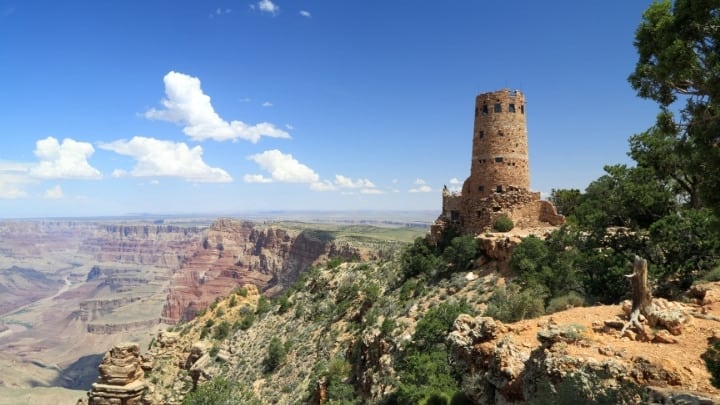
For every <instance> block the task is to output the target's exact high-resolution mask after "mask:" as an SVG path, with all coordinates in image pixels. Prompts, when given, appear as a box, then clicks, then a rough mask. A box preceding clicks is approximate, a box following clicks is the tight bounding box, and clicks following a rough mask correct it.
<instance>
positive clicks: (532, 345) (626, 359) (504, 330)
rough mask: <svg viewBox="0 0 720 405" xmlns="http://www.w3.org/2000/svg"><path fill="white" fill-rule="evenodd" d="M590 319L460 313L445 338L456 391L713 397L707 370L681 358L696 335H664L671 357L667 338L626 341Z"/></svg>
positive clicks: (490, 395) (481, 395) (625, 399)
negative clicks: (502, 318)
mask: <svg viewBox="0 0 720 405" xmlns="http://www.w3.org/2000/svg"><path fill="white" fill-rule="evenodd" d="M603 308H605V309H607V308H610V307H596V308H578V309H575V310H572V311H568V312H567V313H561V314H559V315H557V316H558V317H560V316H564V317H567V318H569V319H573V320H576V319H583V318H584V321H589V320H591V319H592V314H591V313H590V312H597V313H598V314H600V313H603V312H607V311H603ZM615 308H617V307H615ZM582 313H585V314H586V316H582V315H581V314H582ZM568 315H569V316H568ZM587 315H590V317H588V316H587ZM618 323H619V324H620V325H622V323H623V322H622V321H620V320H619V319H618ZM594 324H595V325H596V327H595V328H594V329H592V328H591V327H590V326H586V325H583V324H582V323H580V322H572V323H567V324H560V323H558V322H556V319H554V318H552V317H543V318H541V319H538V320H532V321H523V322H519V323H515V324H503V323H501V322H499V321H496V320H494V319H493V318H489V317H477V318H474V317H471V316H469V315H461V316H460V317H458V318H457V320H456V321H455V325H454V328H453V331H452V332H451V333H450V335H449V336H448V339H447V341H448V344H449V347H450V350H451V352H452V357H453V361H454V363H455V365H456V367H457V368H458V371H459V372H460V373H461V375H462V376H463V386H462V388H463V391H464V392H465V393H466V394H467V395H468V397H469V398H470V399H471V400H472V401H473V403H476V404H512V403H518V404H520V403H532V401H538V400H541V401H545V402H542V403H568V401H577V402H578V403H581V402H585V403H677V402H675V401H676V400H678V399H682V398H685V399H690V402H682V403H698V404H699V403H708V404H711V403H716V402H714V401H716V400H717V399H718V398H717V394H718V392H717V390H716V389H715V388H714V387H712V386H711V385H710V383H709V381H710V380H709V378H708V377H709V376H708V374H707V370H705V368H704V367H703V366H702V365H701V364H698V365H696V364H694V363H693V364H692V365H688V364H689V363H688V362H687V359H688V358H699V357H700V356H699V354H700V353H702V351H703V348H702V347H697V346H698V345H697V344H696V341H697V340H698V339H695V338H696V336H692V337H688V340H689V342H686V344H687V346H686V345H685V344H683V342H682V339H676V340H674V341H666V342H665V343H671V344H675V345H681V346H682V349H679V348H678V349H675V348H673V350H674V351H676V350H680V351H679V352H678V354H680V358H678V359H675V358H673V357H672V356H669V355H668V354H669V351H668V349H669V347H672V346H668V348H667V349H666V348H664V347H663V346H660V347H658V343H657V342H661V341H662V340H655V342H656V343H654V344H653V343H643V342H634V341H632V340H631V339H630V338H629V337H627V336H625V337H621V336H619V333H618V332H617V331H616V330H614V329H612V328H611V330H608V329H607V327H606V326H604V323H603V322H597V321H595V323H594ZM657 335H658V336H663V335H664V331H658V332H657ZM699 340H703V339H702V338H701V339H699ZM630 342H632V343H630Z"/></svg>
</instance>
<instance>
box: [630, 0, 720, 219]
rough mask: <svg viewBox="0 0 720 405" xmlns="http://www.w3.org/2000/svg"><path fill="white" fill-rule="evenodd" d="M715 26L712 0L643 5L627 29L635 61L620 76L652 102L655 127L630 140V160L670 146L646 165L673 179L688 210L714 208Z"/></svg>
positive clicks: (719, 169)
mask: <svg viewBox="0 0 720 405" xmlns="http://www.w3.org/2000/svg"><path fill="white" fill-rule="evenodd" d="M719 26H720V3H718V2H717V1H716V0H676V1H675V2H674V3H672V2H671V1H669V0H664V1H657V2H655V3H653V4H651V5H650V7H648V9H647V10H646V11H645V13H644V14H643V20H642V22H641V23H640V26H639V27H638V29H637V31H636V32H635V47H636V48H637V50H638V62H637V64H636V66H635V71H634V72H633V73H632V74H631V75H630V77H629V78H628V80H629V81H630V84H631V85H632V87H633V89H635V90H636V91H637V92H638V95H639V96H640V97H643V98H648V99H651V100H654V101H656V102H657V103H658V104H659V106H660V114H659V115H658V120H657V123H656V126H655V128H654V129H651V131H649V132H648V133H646V134H645V135H644V136H642V137H639V138H636V139H635V141H636V143H637V145H636V146H635V147H634V148H633V149H635V152H634V153H635V154H636V155H637V159H638V163H639V164H644V161H645V160H647V161H648V162H650V161H651V160H652V157H653V155H657V153H658V152H657V151H656V149H658V150H661V149H663V148H664V149H667V150H671V151H672V153H671V154H669V155H663V158H669V159H670V160H669V162H667V163H662V162H655V166H653V165H650V166H651V167H653V169H654V170H656V172H657V173H658V175H659V176H660V177H663V176H669V177H672V178H674V179H675V180H676V181H677V185H678V186H679V187H681V188H682V189H683V190H684V191H685V192H686V193H687V194H688V199H689V203H690V206H691V207H692V208H699V207H701V206H702V205H703V202H705V203H711V204H712V206H713V208H714V209H715V210H720V204H719V203H720V195H719V194H718V193H717V185H718V184H720V181H719V180H720V148H718V145H719V144H720V30H719V29H718V27H719ZM673 110H674V111H679V114H678V115H677V116H676V115H675V114H674V113H673V112H672V111H673ZM643 155H645V156H646V157H647V159H645V157H643ZM634 157H635V156H634ZM658 165H659V167H658ZM683 165H684V168H683V167H682V166H683Z"/></svg>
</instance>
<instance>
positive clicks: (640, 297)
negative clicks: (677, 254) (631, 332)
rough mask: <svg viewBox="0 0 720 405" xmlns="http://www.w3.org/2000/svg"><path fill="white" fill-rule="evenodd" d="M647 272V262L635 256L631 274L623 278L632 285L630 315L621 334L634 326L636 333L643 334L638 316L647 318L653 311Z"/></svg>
mask: <svg viewBox="0 0 720 405" xmlns="http://www.w3.org/2000/svg"><path fill="white" fill-rule="evenodd" d="M647 271H648V268H647V260H645V259H643V258H641V257H640V256H637V255H636V256H635V260H633V273H632V274H629V275H627V276H625V277H629V278H630V282H631V283H632V289H633V291H632V312H631V313H630V320H629V321H628V323H627V324H626V325H625V327H623V329H622V331H621V332H620V333H621V334H623V333H625V330H626V329H627V328H628V327H629V326H636V328H637V330H638V332H641V333H644V328H643V326H642V325H641V324H640V319H639V317H640V314H642V315H643V316H645V317H646V318H648V317H650V316H651V314H652V313H653V311H654V308H653V305H652V293H651V292H650V287H649V286H648V281H647Z"/></svg>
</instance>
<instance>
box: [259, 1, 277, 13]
mask: <svg viewBox="0 0 720 405" xmlns="http://www.w3.org/2000/svg"><path fill="white" fill-rule="evenodd" d="M257 8H259V9H260V11H264V12H266V13H270V14H273V15H275V14H277V12H278V11H280V7H278V6H277V5H276V4H275V3H273V2H272V1H271V0H260V1H258V2H257Z"/></svg>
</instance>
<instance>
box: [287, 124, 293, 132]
mask: <svg viewBox="0 0 720 405" xmlns="http://www.w3.org/2000/svg"><path fill="white" fill-rule="evenodd" d="M285 128H287V129H289V130H291V131H292V130H293V129H295V127H294V126H292V125H290V124H285Z"/></svg>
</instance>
